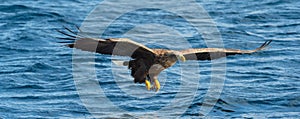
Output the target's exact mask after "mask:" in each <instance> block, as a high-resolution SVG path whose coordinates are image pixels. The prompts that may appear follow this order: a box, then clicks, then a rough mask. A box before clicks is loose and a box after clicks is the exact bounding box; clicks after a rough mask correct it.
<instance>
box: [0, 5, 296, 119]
mask: <svg viewBox="0 0 300 119" xmlns="http://www.w3.org/2000/svg"><path fill="white" fill-rule="evenodd" d="M99 2H101V1H100V0H90V1H79V0H59V1H58V0H54V1H51V2H50V1H45V0H41V1H38V0H26V1H23V0H20V1H18V0H14V1H13V0H10V1H8V0H6V1H5V0H1V2H0V14H1V16H0V31H1V32H0V77H1V78H0V118H64V117H65V118H93V115H92V114H91V113H90V112H89V110H88V109H87V108H85V104H84V103H83V102H82V101H81V100H80V96H79V94H78V92H77V90H76V86H75V83H74V80H73V75H72V74H73V71H72V53H73V50H72V49H69V48H66V47H64V46H63V44H62V43H59V42H61V41H60V40H58V39H57V38H56V37H61V36H62V35H61V34H59V33H58V32H56V29H62V26H70V27H71V28H72V26H74V24H76V25H80V24H81V23H82V22H83V21H84V19H85V17H86V16H87V15H88V14H89V13H90V12H91V11H92V10H93V9H94V8H95V7H96V6H97V4H98V3H99ZM197 2H198V3H199V4H200V5H202V6H203V7H204V8H205V10H206V11H207V12H208V13H209V15H210V16H211V18H212V19H213V20H214V21H215V23H216V24H217V27H218V29H219V31H220V33H221V35H222V38H223V42H224V47H226V48H238V49H251V48H255V47H257V46H258V45H260V44H261V43H263V42H264V41H266V40H273V42H272V43H271V44H270V47H269V48H268V49H266V50H265V51H262V52H259V53H255V54H253V55H239V56H231V57H228V58H227V60H226V61H227V63H226V64H227V66H226V80H225V83H224V87H223V91H222V93H221V96H220V98H219V99H218V100H217V103H216V105H215V106H214V108H213V109H212V111H211V112H210V113H209V114H208V115H207V116H208V117H212V118H222V117H227V118H262V117H264V118H299V115H300V88H299V87H300V82H299V79H300V74H299V72H300V68H299V66H300V61H299V59H300V48H299V46H300V42H299V38H300V34H299V33H300V16H299V15H300V7H299V4H300V2H299V1H297V0H289V1H284V0H265V1H263V2H262V1H255V0H248V1H247V2H245V1H242V0H240V1H231V0H223V1H221V0H212V1H205V0H198V1H197ZM116 4H117V3H116ZM141 4H143V3H141ZM184 7H187V6H184ZM111 9H114V8H111ZM152 12H153V13H161V12H162V11H155V10H150V9H149V11H147V9H145V10H142V11H140V13H141V14H146V17H142V18H147V14H149V13H152ZM155 15H158V16H159V15H165V14H155ZM133 16H134V14H133V15H127V16H124V19H123V20H126V18H127V20H128V19H129V20H132V19H136V17H137V16H135V17H133ZM165 16H168V17H165V18H166V19H174V21H175V22H174V23H173V22H170V21H168V23H167V24H170V25H171V26H172V25H173V26H175V27H176V28H177V29H180V30H182V31H183V32H188V31H190V29H189V28H186V27H184V26H182V24H183V23H182V20H180V19H179V18H173V17H172V15H170V14H167V15H165ZM150 18H151V17H150ZM121 20H122V19H121ZM152 20H154V21H155V20H156V19H152ZM144 21H148V19H145V20H144ZM180 24H181V25H180ZM120 28H124V26H123V25H122V24H119V26H118V24H116V26H114V27H113V28H112V29H111V30H112V31H114V32H108V34H106V35H107V37H109V36H120V33H122V32H123V31H122V30H120ZM74 29H75V28H74ZM149 29H151V33H153V30H155V27H154V28H149ZM123 30H124V29H123ZM125 30H126V29H125ZM191 31H192V30H191ZM140 32H141V33H149V32H150V30H145V31H140ZM155 35H162V36H165V35H166V34H163V33H162V32H158V31H157V32H156V34H155ZM136 37H137V38H138V37H139V36H136ZM140 37H143V36H140ZM165 37H167V38H173V37H176V36H165ZM158 40H159V39H158ZM188 40H189V41H190V42H191V43H193V41H196V40H198V37H197V36H193V37H189V38H188ZM161 42H164V41H161ZM170 45H171V46H173V44H170ZM147 46H152V47H156V48H162V47H163V48H164V46H160V45H159V44H157V43H156V42H153V43H149V44H147ZM192 46H193V47H206V46H205V44H204V43H203V44H200V45H199V44H196V43H195V44H192ZM96 62H97V63H96V72H97V74H98V75H97V77H98V79H99V83H100V85H101V87H102V88H104V89H105V91H106V95H107V97H109V99H110V100H111V101H112V102H114V104H115V105H118V106H119V107H120V108H122V109H123V110H126V111H128V112H139V113H143V112H147V111H155V110H159V109H160V108H162V107H163V106H166V105H167V104H168V103H169V102H170V101H171V100H172V99H173V98H174V97H175V96H176V94H177V92H176V91H178V90H176V89H177V88H178V87H179V85H180V83H179V79H177V78H178V77H179V76H180V75H181V74H180V73H178V65H175V66H174V68H171V69H168V70H167V71H166V72H165V73H162V76H165V75H167V76H166V77H167V78H168V79H172V78H173V80H165V81H163V82H164V83H165V87H163V88H162V89H161V92H160V93H158V94H151V95H150V94H149V95H150V96H152V97H151V98H146V99H145V100H144V101H141V100H140V99H136V98H134V97H129V96H127V94H126V93H124V92H126V88H127V89H131V88H137V89H144V87H143V85H138V84H133V83H132V81H131V80H132V78H131V77H129V76H126V77H123V78H124V79H125V80H122V81H121V83H123V84H124V85H121V86H124V87H125V91H124V90H123V88H122V89H120V88H119V87H117V85H116V83H114V80H112V79H113V74H112V71H111V58H110V57H108V56H105V55H96ZM199 63H200V64H201V65H200V66H201V72H200V74H201V83H202V85H203V87H199V88H198V90H197V91H196V92H195V97H194V99H193V102H192V104H191V105H190V106H189V107H188V109H187V110H186V112H185V113H183V115H182V116H181V117H186V118H197V117H199V116H201V114H199V109H200V107H201V106H202V105H203V98H204V95H205V94H206V93H207V86H208V84H209V79H210V78H209V75H210V70H211V69H210V66H211V64H210V62H209V61H200V62H199ZM120 77H122V75H121V76H120ZM185 77H190V78H192V77H193V75H189V76H185ZM103 79H107V80H103ZM187 79H188V78H187ZM202 85H201V86H202ZM127 91H128V90H127ZM144 103H146V104H144ZM99 113H101V110H99ZM124 115H125V114H124ZM124 115H123V116H124ZM105 116H106V117H118V115H113V114H110V115H105ZM127 116H128V115H127ZM130 117H131V116H128V118H130Z"/></svg>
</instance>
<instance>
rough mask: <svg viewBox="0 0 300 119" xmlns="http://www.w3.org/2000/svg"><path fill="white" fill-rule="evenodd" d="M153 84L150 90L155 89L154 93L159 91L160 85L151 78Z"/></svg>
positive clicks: (154, 78) (155, 79) (155, 78)
mask: <svg viewBox="0 0 300 119" xmlns="http://www.w3.org/2000/svg"><path fill="white" fill-rule="evenodd" d="M153 82H154V85H153V86H152V87H151V89H155V92H157V91H159V89H160V83H159V81H158V79H157V77H156V76H155V77H153Z"/></svg>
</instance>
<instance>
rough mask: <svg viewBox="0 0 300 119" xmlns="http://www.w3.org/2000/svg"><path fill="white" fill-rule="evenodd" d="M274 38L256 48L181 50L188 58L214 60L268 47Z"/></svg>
mask: <svg viewBox="0 0 300 119" xmlns="http://www.w3.org/2000/svg"><path fill="white" fill-rule="evenodd" d="M271 42H272V40H269V41H266V42H265V43H264V44H262V45H261V46H260V47H259V48H256V49H254V50H238V49H222V48H200V49H187V50H183V51H180V52H181V53H182V54H183V55H184V57H185V58H186V60H213V59H218V58H221V57H226V56H228V55H237V54H251V53H254V52H257V51H260V50H263V49H264V48H265V47H267V46H268V45H269V44H270V43H271Z"/></svg>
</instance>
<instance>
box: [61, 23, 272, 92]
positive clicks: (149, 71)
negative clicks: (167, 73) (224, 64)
mask: <svg viewBox="0 0 300 119" xmlns="http://www.w3.org/2000/svg"><path fill="white" fill-rule="evenodd" d="M65 29H66V30H68V31H69V32H70V33H72V34H74V35H70V34H67V33H65V32H62V31H58V32H60V33H62V34H64V35H66V36H69V37H68V38H61V39H63V40H71V41H73V43H71V44H68V45H67V46H68V47H70V48H76V49H81V50H84V51H90V52H96V53H100V54H107V55H119V56H130V57H131V58H132V60H130V61H128V62H124V63H123V65H124V66H128V68H129V69H130V70H131V76H132V77H134V82H135V83H145V84H146V87H147V89H148V90H150V88H154V89H156V91H158V90H159V89H160V84H159V81H158V79H157V77H158V75H159V73H160V72H161V71H163V70H164V69H167V68H169V67H171V66H173V65H174V64H175V63H176V62H177V61H178V60H180V61H183V62H185V61H186V60H213V59H218V58H221V57H226V56H228V55H236V54H251V53H254V52H257V51H260V50H262V49H264V48H265V47H266V46H268V45H269V44H270V43H271V40H270V41H266V42H265V43H264V44H262V45H261V46H260V47H259V48H256V49H254V50H238V49H222V48H198V49H186V50H182V51H174V50H167V49H150V48H148V47H146V46H144V45H142V44H139V43H136V42H134V41H132V40H130V39H127V38H110V39H99V38H89V37H84V36H81V35H78V36H77V35H76V33H75V32H73V31H71V30H70V29H68V28H65ZM79 31H80V29H79ZM151 84H154V85H153V87H151Z"/></svg>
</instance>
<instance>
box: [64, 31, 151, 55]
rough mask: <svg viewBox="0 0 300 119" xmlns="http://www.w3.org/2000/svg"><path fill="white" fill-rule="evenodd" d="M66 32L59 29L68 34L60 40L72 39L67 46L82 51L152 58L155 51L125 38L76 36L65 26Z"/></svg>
mask: <svg viewBox="0 0 300 119" xmlns="http://www.w3.org/2000/svg"><path fill="white" fill-rule="evenodd" d="M65 29H66V30H67V31H69V32H70V33H72V34H73V35H70V34H68V33H65V32H62V31H59V33H62V34H63V35H66V36H69V37H68V38H60V39H62V40H72V39H73V41H74V42H73V43H71V44H68V45H67V46H68V47H71V48H76V49H81V50H83V51H89V52H96V53H100V54H107V55H119V56H130V57H132V58H154V57H155V53H154V52H153V51H152V49H150V48H148V47H146V46H144V45H142V44H139V43H137V42H134V41H132V40H130V39H127V38H109V39H99V38H88V37H83V36H79V37H76V34H75V32H73V31H71V30H70V29H68V28H66V27H65Z"/></svg>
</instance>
